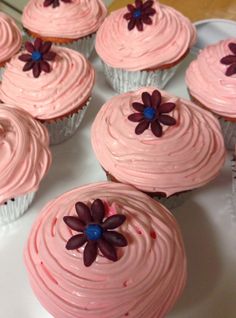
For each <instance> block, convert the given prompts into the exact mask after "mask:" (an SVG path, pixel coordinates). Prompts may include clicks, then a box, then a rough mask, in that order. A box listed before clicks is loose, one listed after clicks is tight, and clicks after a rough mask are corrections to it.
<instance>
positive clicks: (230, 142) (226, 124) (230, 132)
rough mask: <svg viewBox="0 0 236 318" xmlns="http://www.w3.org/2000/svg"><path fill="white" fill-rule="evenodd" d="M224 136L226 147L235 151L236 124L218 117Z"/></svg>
mask: <svg viewBox="0 0 236 318" xmlns="http://www.w3.org/2000/svg"><path fill="white" fill-rule="evenodd" d="M218 118H219V122H220V125H221V128H222V133H223V136H224V141H225V147H226V149H228V150H234V149H235V145H236V122H231V121H228V120H226V119H224V118H223V117H218Z"/></svg>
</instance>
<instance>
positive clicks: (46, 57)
mask: <svg viewBox="0 0 236 318" xmlns="http://www.w3.org/2000/svg"><path fill="white" fill-rule="evenodd" d="M55 57H56V53H55V52H48V53H45V54H43V59H44V60H46V61H53V60H54V59H55Z"/></svg>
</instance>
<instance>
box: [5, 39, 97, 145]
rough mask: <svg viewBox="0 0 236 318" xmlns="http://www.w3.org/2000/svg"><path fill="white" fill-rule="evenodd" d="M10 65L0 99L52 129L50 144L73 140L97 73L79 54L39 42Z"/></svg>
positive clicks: (27, 44)
mask: <svg viewBox="0 0 236 318" xmlns="http://www.w3.org/2000/svg"><path fill="white" fill-rule="evenodd" d="M25 47H26V51H24V52H22V53H20V54H18V55H16V56H15V57H14V58H12V59H11V61H10V62H9V63H7V66H6V70H5V72H4V74H3V78H2V83H1V85H0V100H1V101H2V102H5V103H9V104H11V105H17V106H18V107H21V108H23V109H25V110H27V111H28V112H29V113H30V114H31V115H32V116H33V117H34V118H36V119H38V120H39V121H40V122H42V123H44V124H45V126H46V127H47V128H48V130H49V134H50V142H51V144H58V143H61V142H62V141H64V140H66V139H68V138H69V137H71V136H72V135H73V134H74V133H75V132H76V130H77V128H78V126H79V124H80V123H81V120H82V118H83V116H84V113H85V110H86V108H87V106H88V104H89V101H90V99H91V94H92V89H93V86H94V80H95V72H94V69H93V67H92V66H91V65H90V63H89V62H88V61H87V60H86V59H85V57H84V56H83V55H81V54H80V53H78V52H76V51H74V50H70V49H67V48H62V47H55V46H54V47H51V43H50V42H42V41H41V40H40V39H36V40H35V42H34V44H32V43H31V42H26V44H25Z"/></svg>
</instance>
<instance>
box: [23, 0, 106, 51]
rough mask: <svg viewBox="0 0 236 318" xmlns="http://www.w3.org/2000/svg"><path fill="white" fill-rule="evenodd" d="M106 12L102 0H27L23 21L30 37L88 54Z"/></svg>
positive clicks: (91, 49)
mask: <svg viewBox="0 0 236 318" xmlns="http://www.w3.org/2000/svg"><path fill="white" fill-rule="evenodd" d="M106 15H107V9H106V7H105V5H104V4H103V1H102V0H30V1H29V2H28V4H27V5H26V6H25V8H24V11H23V16H22V23H23V26H24V28H25V30H26V33H27V34H28V35H29V36H30V37H31V38H34V39H35V38H41V39H42V40H43V41H51V42H53V43H54V44H59V45H63V46H66V47H68V48H70V49H74V50H77V51H79V52H81V53H83V54H84V55H85V56H86V57H89V56H90V55H91V53H92V51H93V48H94V40H95V34H96V32H97V30H98V28H99V26H100V25H101V23H102V22H103V20H104V19H105V17H106Z"/></svg>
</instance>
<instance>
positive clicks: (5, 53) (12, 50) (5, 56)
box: [0, 12, 22, 79]
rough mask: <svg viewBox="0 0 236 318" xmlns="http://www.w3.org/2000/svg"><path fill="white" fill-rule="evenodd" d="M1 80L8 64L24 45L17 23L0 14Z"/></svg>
mask: <svg viewBox="0 0 236 318" xmlns="http://www.w3.org/2000/svg"><path fill="white" fill-rule="evenodd" d="M0 37H1V38H0V79H1V76H2V72H3V71H4V67H5V65H6V63H7V62H8V61H9V60H10V59H11V58H12V56H13V55H15V54H16V53H18V52H19V51H20V49H21V45H22V37H21V32H20V30H19V28H18V27H17V25H16V23H15V21H14V20H13V19H12V18H10V17H9V16H8V15H6V14H5V13H3V12H0Z"/></svg>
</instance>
